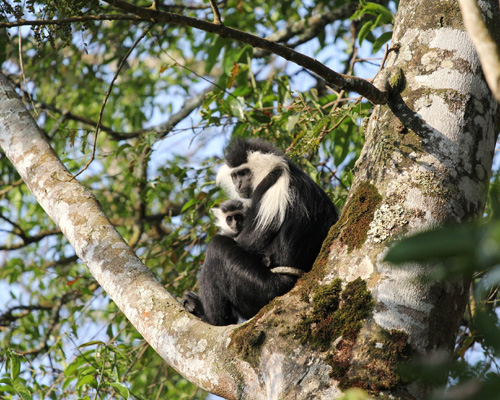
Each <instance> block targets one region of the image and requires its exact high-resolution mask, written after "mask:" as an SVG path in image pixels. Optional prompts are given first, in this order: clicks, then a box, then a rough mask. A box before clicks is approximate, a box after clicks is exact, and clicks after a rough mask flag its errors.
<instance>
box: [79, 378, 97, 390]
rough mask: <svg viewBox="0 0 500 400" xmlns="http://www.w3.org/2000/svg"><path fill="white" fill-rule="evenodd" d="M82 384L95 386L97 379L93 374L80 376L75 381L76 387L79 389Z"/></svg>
mask: <svg viewBox="0 0 500 400" xmlns="http://www.w3.org/2000/svg"><path fill="white" fill-rule="evenodd" d="M83 385H90V386H92V387H97V380H96V379H95V378H94V376H93V375H85V376H80V377H79V378H78V381H77V382H76V386H75V388H76V389H80V388H81V387H82V386H83Z"/></svg>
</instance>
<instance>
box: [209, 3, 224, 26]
mask: <svg viewBox="0 0 500 400" xmlns="http://www.w3.org/2000/svg"><path fill="white" fill-rule="evenodd" d="M209 1H210V7H212V12H213V13H214V24H217V25H221V24H222V18H221V16H220V11H219V7H217V3H216V2H215V0H209Z"/></svg>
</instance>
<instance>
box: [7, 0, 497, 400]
mask: <svg viewBox="0 0 500 400" xmlns="http://www.w3.org/2000/svg"><path fill="white" fill-rule="evenodd" d="M483 4H484V5H485V7H487V10H488V13H487V15H488V17H489V18H490V19H491V20H492V21H496V22H498V19H499V13H498V2H494V1H488V2H483ZM392 47H393V49H394V51H392V52H391V54H390V57H389V59H388V67H387V69H386V70H385V71H384V72H383V73H382V75H383V76H381V77H380V79H379V81H380V82H381V83H382V84H386V83H387V82H388V83H389V86H390V87H391V93H392V95H391V97H390V100H389V103H388V104H387V105H383V106H378V107H376V108H375V110H374V112H373V114H372V116H371V118H370V120H369V122H368V125H367V129H366V143H365V146H364V148H363V151H362V154H361V156H360V158H359V160H358V162H357V166H356V174H355V179H354V182H353V185H352V188H351V191H350V194H349V197H348V201H347V203H346V205H345V207H344V209H343V210H342V214H341V218H340V220H339V222H338V223H337V224H336V225H335V227H333V228H332V230H331V232H330V235H329V237H328V239H327V241H326V242H325V245H324V248H323V250H322V253H321V254H320V257H319V258H318V261H317V263H316V265H315V267H314V269H313V271H312V272H311V273H309V274H307V275H305V276H304V277H303V278H302V279H301V280H300V281H299V283H298V284H297V285H296V287H295V288H294V289H293V290H292V291H291V292H290V293H289V294H287V295H285V296H283V297H281V298H278V299H275V300H274V301H273V302H272V303H271V304H269V305H268V306H266V307H265V308H264V309H263V310H261V312H260V313H259V314H258V315H257V316H256V317H255V318H253V319H252V320H250V321H249V322H247V323H245V324H243V325H241V326H236V327H235V326H229V327H212V326H208V325H206V324H204V323H202V322H200V321H199V320H197V319H196V318H194V317H193V316H192V315H190V314H188V313H186V312H184V311H183V310H182V308H181V307H180V306H179V305H178V303H177V302H176V300H175V299H174V298H172V296H170V295H169V294H168V293H167V292H166V291H165V290H164V289H163V287H162V286H161V285H160V284H159V283H158V282H157V281H156V280H155V279H154V277H153V276H152V274H151V273H150V272H149V270H147V269H146V268H145V267H144V266H143V265H142V264H141V263H140V261H139V260H138V259H137V258H136V257H135V255H134V254H133V252H132V251H131V250H130V249H129V248H128V246H126V244H125V243H124V242H123V241H122V240H121V238H120V237H119V236H118V234H117V232H116V231H115V230H114V228H113V227H112V226H111V224H110V223H109V221H108V220H107V219H106V218H105V216H104V215H103V214H102V211H101V209H100V207H99V205H98V203H97V202H96V200H95V199H94V197H93V196H92V194H91V193H90V192H89V191H88V190H86V189H85V188H82V186H81V185H80V184H79V183H78V182H76V181H75V180H72V179H71V176H70V174H69V172H68V171H67V170H66V169H65V168H64V167H63V166H62V164H61V163H60V161H59V160H58V159H57V156H56V155H55V154H54V152H53V151H52V150H51V149H50V146H49V145H48V143H47V142H46V140H45V137H44V136H43V134H42V133H41V132H40V131H39V130H38V129H37V127H36V124H35V122H34V120H33V119H32V118H31V117H30V116H29V115H28V114H27V113H26V111H25V109H24V108H23V106H22V103H21V101H20V99H19V98H18V97H17V95H15V93H14V91H13V89H12V87H11V86H10V84H9V83H8V82H7V80H6V79H5V78H4V77H1V78H0V145H1V146H2V148H3V149H4V151H5V154H6V155H7V156H8V157H9V159H10V160H11V161H12V163H13V164H14V165H15V167H16V168H17V170H18V172H19V173H20V174H21V176H22V178H23V179H24V180H25V181H26V182H27V184H28V186H29V187H30V189H31V190H32V192H33V194H34V195H35V197H36V198H37V200H38V201H39V202H40V204H41V205H42V207H43V208H44V209H45V210H46V212H47V213H48V214H49V216H50V217H51V218H52V219H53V220H54V221H55V222H56V223H57V224H58V225H59V227H60V228H61V230H62V231H63V233H64V234H65V235H66V237H67V238H68V239H69V240H70V242H71V244H72V245H73V246H74V248H75V251H76V252H77V254H78V256H79V257H80V258H81V259H82V261H83V262H84V263H86V264H87V266H88V267H89V269H90V271H91V272H92V274H93V275H94V276H95V278H96V279H97V280H98V282H99V283H100V284H101V285H102V286H103V288H104V289H105V290H106V292H107V293H108V294H109V295H110V297H111V298H112V299H113V300H114V301H115V302H116V303H117V305H118V306H119V307H120V308H121V310H122V311H123V312H124V314H125V315H126V316H127V318H128V319H129V320H130V321H131V322H132V323H133V324H134V326H136V328H137V329H138V330H139V332H140V333H141V334H142V335H143V336H144V337H145V339H146V340H148V342H149V343H150V344H151V345H152V346H153V347H154V348H155V350H156V351H157V352H158V353H159V354H160V355H161V356H162V357H163V358H164V359H165V361H166V362H168V363H169V364H171V365H172V366H173V367H174V368H176V369H177V370H178V371H179V372H180V373H182V374H183V375H184V376H186V378H188V379H190V380H191V381H192V382H193V383H195V384H197V385H199V386H200V387H202V388H204V389H206V390H209V391H211V392H213V393H216V394H220V395H222V396H225V397H227V398H229V399H285V398H286V399H311V398H314V399H333V398H338V397H341V395H342V391H343V390H344V389H345V388H348V387H351V386H359V387H362V388H365V389H367V390H369V391H371V392H372V393H374V394H376V393H380V392H384V393H385V394H392V395H395V396H397V397H399V398H418V399H424V398H426V396H427V394H426V393H427V392H426V391H427V388H426V387H425V386H419V385H417V384H415V383H407V382H405V381H404V380H402V379H401V378H400V376H399V375H398V373H397V369H396V366H397V363H398V362H399V361H404V360H406V359H408V358H409V357H411V356H412V355H415V354H417V355H428V354H430V353H432V352H435V351H438V350H444V351H449V350H450V349H451V348H452V346H453V343H454V338H455V335H456V331H457V327H458V323H459V320H460V318H461V316H462V313H463V309H464V305H465V302H466V298H467V291H468V290H467V288H468V282H463V281H461V280H458V279H457V280H456V281H455V282H446V283H437V282H430V281H427V280H425V279H423V278H425V277H426V276H427V275H428V272H429V270H430V269H431V268H433V267H432V265H428V266H425V267H422V266H419V265H406V266H404V267H403V268H394V267H392V266H391V265H388V264H387V263H385V262H384V261H383V259H384V254H385V253H386V251H387V249H388V246H390V245H391V243H392V242H393V241H394V240H395V239H397V238H400V237H402V236H405V235H408V234H411V233H412V232H416V231H420V230H423V229H427V228H431V227H435V226H438V225H441V224H443V223H447V222H462V221H467V220H470V219H473V218H475V217H477V216H479V215H481V213H482V210H483V208H484V203H485V197H486V192H487V187H488V179H489V173H490V171H491V163H492V157H493V150H494V146H495V137H496V133H497V129H498V122H499V119H498V106H497V103H496V102H495V100H494V98H493V97H492V96H491V94H490V92H489V90H488V87H487V86H486V83H485V82H484V79H483V76H482V73H481V69H480V66H479V62H478V59H477V56H476V53H475V51H474V48H473V46H472V43H471V42H470V40H469V38H468V36H467V34H466V33H465V31H464V28H463V25H462V22H461V18H460V11H459V8H458V4H457V3H456V1H441V2H436V1H433V0H424V1H416V0H406V1H401V3H400V9H399V11H398V15H397V18H396V23H395V32H394V39H393V44H392ZM386 86H387V85H386Z"/></svg>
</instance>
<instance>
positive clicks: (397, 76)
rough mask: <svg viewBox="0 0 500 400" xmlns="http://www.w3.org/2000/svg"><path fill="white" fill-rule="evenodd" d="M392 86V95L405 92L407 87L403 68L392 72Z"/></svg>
mask: <svg viewBox="0 0 500 400" xmlns="http://www.w3.org/2000/svg"><path fill="white" fill-rule="evenodd" d="M390 85H391V92H392V93H399V92H401V91H402V90H403V88H404V85H405V76H404V73H403V70H402V69H401V68H397V69H396V70H395V71H392V72H391V76H390Z"/></svg>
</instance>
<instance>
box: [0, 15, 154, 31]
mask: <svg viewBox="0 0 500 400" xmlns="http://www.w3.org/2000/svg"><path fill="white" fill-rule="evenodd" d="M88 21H134V22H139V21H151V20H150V19H145V18H140V17H137V16H135V15H130V14H104V15H85V16H79V17H71V18H61V19H38V20H25V19H20V20H19V21H14V22H0V28H14V27H16V26H49V25H64V24H71V23H75V22H88Z"/></svg>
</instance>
